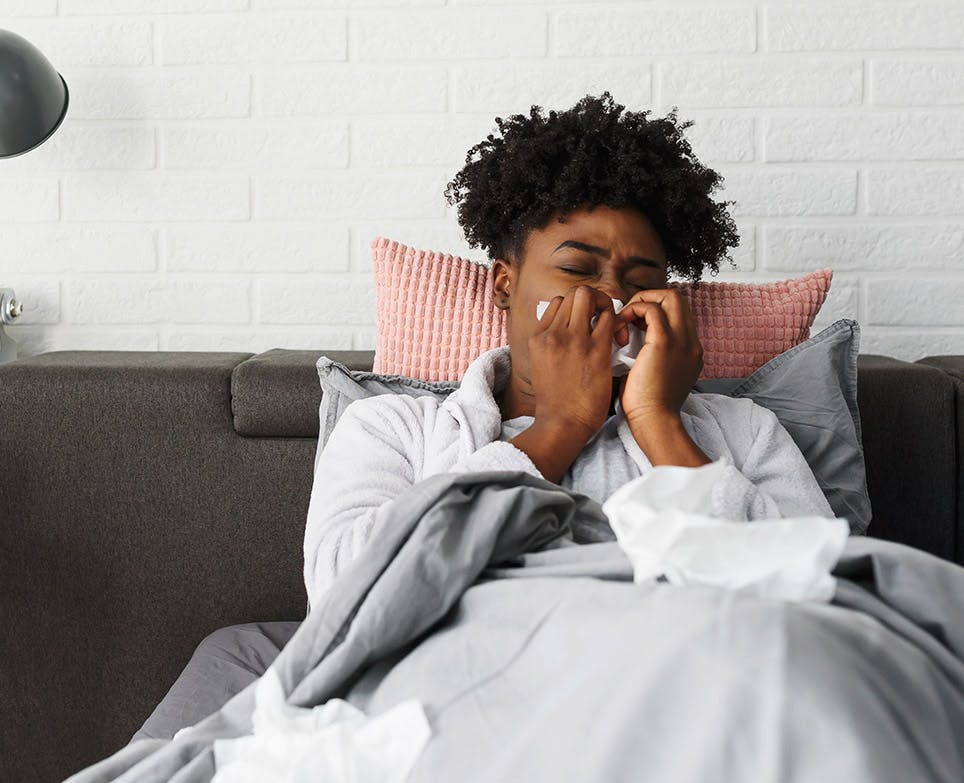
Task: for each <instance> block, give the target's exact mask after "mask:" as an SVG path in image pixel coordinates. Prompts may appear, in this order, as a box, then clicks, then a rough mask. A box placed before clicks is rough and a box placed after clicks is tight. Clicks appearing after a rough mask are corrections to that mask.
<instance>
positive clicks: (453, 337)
mask: <svg viewBox="0 0 964 783" xmlns="http://www.w3.org/2000/svg"><path fill="white" fill-rule="evenodd" d="M372 258H373V265H374V272H375V309H376V313H377V318H378V335H377V338H376V342H375V361H374V366H373V370H374V372H377V373H385V374H391V375H405V376H408V377H410V378H419V379H421V380H424V381H444V380H459V379H461V377H462V374H463V373H464V372H465V369H466V368H467V367H468V366H469V364H471V363H472V361H473V360H474V359H475V358H476V357H477V356H479V355H480V354H481V353H484V352H485V351H488V350H490V349H492V348H496V347H498V346H500V345H506V344H507V343H508V340H507V339H506V336H505V312H504V311H503V310H500V309H498V308H497V307H496V306H495V305H494V304H492V280H491V277H490V275H489V268H488V267H487V266H485V265H484V264H479V263H476V262H474V261H470V260H468V259H466V258H460V257H458V256H453V255H451V254H450V253H435V252H432V251H427V250H416V249H414V248H411V247H406V246H405V245H403V244H400V243H399V242H395V241H393V240H391V239H385V238H383V237H376V238H375V239H374V240H372ZM832 277H833V271H832V270H830V269H818V270H817V271H815V272H811V273H810V274H808V275H804V276H803V277H800V278H796V279H793V280H782V281H780V282H776V283H717V282H705V281H704V282H702V283H701V284H700V287H699V289H695V290H694V289H693V287H692V284H691V283H688V282H686V283H670V284H669V285H670V287H675V288H679V289H680V291H681V292H682V293H683V294H684V295H685V296H686V297H687V298H688V299H689V303H690V307H691V308H692V310H693V315H694V317H695V318H696V328H697V331H698V332H699V336H700V341H701V342H702V344H703V372H702V374H701V375H700V379H701V380H706V379H710V378H745V377H746V376H748V375H750V374H751V373H752V372H753V371H754V370H757V369H758V368H760V367H761V366H762V365H764V364H766V363H767V362H768V361H770V359H772V358H773V357H774V356H778V355H779V354H781V353H783V352H784V351H786V350H788V349H790V348H792V347H793V346H795V345H799V344H800V343H802V342H803V341H804V340H806V339H808V338H809V337H810V326H811V325H812V324H813V320H814V318H816V317H817V313H818V312H819V311H820V307H821V305H823V302H824V300H825V299H826V298H827V292H828V291H829V290H830V280H831V278H832Z"/></svg>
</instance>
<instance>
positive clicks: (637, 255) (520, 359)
mask: <svg viewBox="0 0 964 783" xmlns="http://www.w3.org/2000/svg"><path fill="white" fill-rule="evenodd" d="M491 273H492V276H493V284H494V286H493V287H494V296H495V300H496V305H497V306H498V307H501V308H502V309H505V310H507V311H508V313H507V331H508V338H509V350H510V352H511V355H512V366H513V374H516V373H519V375H520V377H521V379H522V380H524V381H526V382H529V359H528V340H529V337H530V336H531V335H533V334H534V333H535V332H536V331H538V325H539V319H538V318H537V317H536V307H537V306H538V304H539V302H540V301H549V300H550V299H552V297H554V296H565V294H566V292H567V291H568V290H569V289H570V288H572V287H573V286H576V285H589V286H592V287H593V288H597V289H599V290H600V291H602V292H603V293H605V294H606V296H608V297H610V298H611V299H620V300H622V302H623V303H625V302H628V301H629V299H630V297H631V296H632V295H633V294H635V293H636V292H637V291H640V290H643V289H649V288H657V289H658V288H665V287H666V253H665V250H664V248H663V243H662V241H661V240H660V237H659V235H658V234H657V233H656V230H655V229H654V228H653V226H652V224H651V223H650V222H649V220H648V219H647V218H646V216H645V215H643V214H642V213H641V212H639V211H637V210H635V209H632V208H628V207H626V208H621V209H612V208H610V207H606V206H596V207H593V208H590V209H580V210H576V211H574V212H570V213H569V214H568V215H566V216H565V222H564V223H560V222H559V221H558V220H556V219H555V218H553V219H552V220H550V221H549V224H548V225H546V226H545V227H544V228H541V229H536V230H533V231H532V232H531V233H530V234H529V237H528V238H527V240H526V243H525V248H524V250H523V254H522V259H521V263H511V262H510V261H508V260H506V259H501V258H500V259H496V260H495V261H494V262H493V265H492V272H491Z"/></svg>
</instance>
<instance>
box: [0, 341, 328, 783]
mask: <svg viewBox="0 0 964 783" xmlns="http://www.w3.org/2000/svg"><path fill="white" fill-rule="evenodd" d="M251 356H252V354H250V353H201V352H148V351H58V352H52V353H47V354H41V355H39V356H36V357H31V358H24V359H21V360H18V361H14V362H10V363H7V364H3V365H0V411H2V412H3V417H2V423H3V432H2V436H0V477H2V478H0V542H2V544H0V617H2V618H3V620H2V626H3V632H2V633H0V661H2V664H0V693H2V694H3V698H2V699H0V721H2V722H3V725H4V726H7V727H10V728H13V727H16V726H22V727H31V728H30V729H29V730H16V729H14V730H13V731H0V759H2V761H0V770H2V771H8V770H9V774H10V775H11V777H10V778H9V779H10V780H37V781H54V780H62V779H63V778H65V777H66V776H67V775H68V774H70V773H73V772H75V771H77V770H78V769H80V768H82V767H84V766H86V765H88V764H91V763H93V762H94V761H97V760H99V759H101V758H103V757H105V756H107V755H108V754H110V753H113V752H114V751H116V750H117V749H118V748H119V747H121V746H123V745H124V744H125V743H126V742H127V741H128V740H129V739H130V737H131V735H132V734H133V733H134V731H136V730H137V729H138V728H139V726H140V725H141V723H142V722H143V721H144V720H145V719H146V718H147V716H148V715H149V714H150V713H151V711H152V709H153V708H154V706H155V705H156V704H157V703H158V701H160V699H161V698H162V697H163V696H164V694H165V692H166V691H167V689H168V688H169V687H170V685H171V683H173V681H174V680H175V678H176V677H177V675H178V674H179V673H180V671H181V669H182V668H183V667H184V665H185V664H186V663H187V661H188V659H189V658H190V656H191V653H192V652H193V650H194V649H195V647H196V646H197V645H198V643H199V642H200V641H201V640H202V639H203V638H204V637H205V636H207V635H208V634H210V633H211V632H212V631H214V630H216V629H218V628H221V627H224V626H227V625H233V624H237V623H244V622H252V621H262V620H299V619H301V618H303V617H304V607H305V600H306V597H305V591H304V584H303V580H302V574H301V568H302V562H303V555H302V544H303V539H304V526H305V517H306V515H307V508H308V500H309V496H310V492H311V484H312V471H313V460H314V456H315V450H316V446H317V440H316V439H315V438H244V437H241V436H239V435H238V433H237V432H236V431H235V427H234V420H233V416H232V412H231V380H232V373H233V372H234V370H235V368H236V367H237V366H238V365H240V364H242V363H243V362H245V361H246V360H247V359H249V358H251ZM316 385H317V382H316ZM52 749H55V750H53V751H52ZM0 778H3V775H2V774H0Z"/></svg>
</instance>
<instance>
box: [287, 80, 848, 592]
mask: <svg viewBox="0 0 964 783" xmlns="http://www.w3.org/2000/svg"><path fill="white" fill-rule="evenodd" d="M623 109H624V107H623V106H620V105H619V104H616V103H615V102H614V101H613V99H612V96H611V95H610V94H609V93H608V92H606V93H603V95H602V96H601V97H598V98H596V97H592V96H587V97H585V98H583V99H582V100H580V101H579V102H578V103H577V104H576V105H575V106H574V107H573V108H572V109H570V110H568V111H564V112H558V113H557V112H554V111H551V112H549V115H548V117H546V116H544V115H543V114H542V111H541V109H540V108H539V107H537V106H533V107H532V110H531V113H530V115H529V116H528V117H526V116H524V115H515V116H513V117H510V118H509V119H508V120H505V121H504V120H502V119H501V118H497V119H496V122H497V124H498V127H499V130H500V132H501V136H500V137H496V136H495V135H489V136H488V137H487V139H486V140H485V141H482V142H481V143H479V144H477V145H475V146H474V147H473V148H472V149H471V150H470V151H469V153H468V154H467V156H466V165H465V167H464V168H463V169H462V170H461V171H460V172H459V173H458V174H457V175H456V177H455V179H454V180H453V181H452V182H450V183H449V186H448V188H447V189H446V196H447V198H448V200H449V202H450V203H452V204H458V215H459V221H460V223H461V225H462V227H463V229H464V230H465V234H466V237H467V239H468V240H469V242H470V244H472V245H473V246H476V245H481V246H483V247H484V248H485V249H486V250H487V251H488V253H489V256H490V258H491V259H492V262H493V263H492V268H491V270H492V271H491V274H492V275H493V282H494V296H495V306H497V307H499V308H501V309H503V310H505V311H506V313H507V331H508V340H509V345H508V346H507V347H503V348H498V349H495V350H493V351H489V352H487V353H485V354H483V355H482V356H480V357H479V358H478V359H476V360H475V361H474V362H473V363H472V364H471V365H470V367H469V368H468V369H467V371H466V373H465V375H464V376H463V379H462V382H461V385H460V387H459V389H458V390H457V391H455V392H453V393H452V394H451V395H450V396H449V397H448V398H447V399H446V400H444V401H443V402H439V401H438V400H436V399H435V398H434V397H418V398H410V397H405V396H393V395H385V396H378V397H373V398H369V399H365V400H359V401H357V402H355V403H353V404H352V405H351V406H349V408H348V409H347V410H346V411H345V413H344V414H343V416H342V418H341V419H340V420H339V422H338V425H337V426H336V427H335V429H334V430H333V431H332V434H331V436H330V438H329V440H328V443H327V445H326V447H325V450H324V452H323V453H321V454H320V455H319V456H318V459H317V461H316V465H315V476H316V481H315V483H314V486H313V488H312V493H311V500H310V504H309V509H308V520H307V527H306V533H305V552H304V554H305V569H304V577H305V585H306V588H307V591H308V597H309V603H311V602H312V599H313V598H315V597H317V596H318V595H319V594H320V592H322V591H324V590H325V589H327V587H328V586H329V585H330V584H331V582H332V580H334V578H335V577H336V576H337V575H338V573H340V572H341V571H342V570H343V569H344V568H345V566H346V565H347V564H348V563H350V562H351V561H352V560H353V559H354V558H356V557H357V556H358V554H359V552H360V551H361V550H362V548H363V547H364V546H365V543H366V542H367V540H368V537H369V535H370V531H371V529H372V526H373V524H374V521H375V518H376V514H377V512H378V509H379V508H380V507H381V506H383V505H384V504H385V503H388V502H389V501H391V500H392V499H394V498H396V497H398V496H399V495H400V494H402V493H403V492H405V491H406V490H408V489H410V488H411V487H412V486H413V485H414V484H416V483H418V482H419V481H421V480H422V479H424V478H427V477H428V476H431V475H434V474H437V473H444V472H460V471H484V470H523V471H527V472H529V473H532V474H534V475H537V476H541V477H543V478H545V479H547V480H549V481H552V482H556V483H559V484H561V485H562V486H565V487H569V488H572V489H573V490H575V491H577V492H581V493H583V494H585V495H588V496H590V497H592V498H594V499H596V500H598V501H599V502H600V503H601V502H603V501H605V500H606V498H608V497H609V496H610V495H611V494H612V493H613V492H614V491H615V490H616V489H618V488H619V487H620V486H622V485H623V484H624V483H626V482H627V481H630V480H631V479H633V478H636V477H638V476H640V475H642V474H643V473H644V472H645V471H647V470H649V469H650V468H651V467H652V466H655V465H681V466H685V467H698V466H700V465H705V464H707V463H709V462H711V461H715V460H722V461H724V462H725V463H726V465H727V470H726V473H725V478H724V479H723V480H721V481H720V483H719V484H718V486H717V487H716V488H715V490H714V496H713V497H714V508H713V509H712V510H711V511H710V513H711V514H712V515H713V516H717V517H720V518H725V519H735V520H752V519H763V518H773V517H781V516H784V517H785V516H795V515H806V514H818V515H822V516H827V517H833V516H834V514H833V512H832V510H831V509H830V506H829V504H828V503H827V500H826V499H825V497H824V496H823V494H822V492H821V490H820V488H819V486H818V485H817V482H816V480H815V479H814V476H813V473H812V472H811V470H810V468H809V466H808V465H807V463H806V461H805V460H804V458H803V456H802V455H801V453H800V451H799V449H797V447H796V445H795V444H794V442H793V441H792V440H791V438H790V436H789V435H788V434H787V432H786V431H785V430H784V429H783V427H782V426H781V425H780V423H779V422H778V421H777V418H776V416H775V415H774V414H773V413H772V412H770V411H769V410H767V409H765V408H763V407H761V406H758V405H756V404H755V403H753V402H752V401H750V400H746V399H731V398H728V397H724V396H722V395H715V394H697V395H694V394H691V393H690V391H691V389H692V387H693V384H694V383H695V382H696V380H697V378H698V376H699V373H700V370H701V368H702V348H701V346H700V342H699V338H698V336H697V334H696V329H695V325H694V321H693V315H692V312H691V311H690V308H689V306H688V304H687V302H686V300H685V299H684V298H683V297H681V296H680V294H679V293H678V292H676V291H675V290H674V289H668V288H667V287H666V283H667V274H668V273H669V272H676V273H679V274H681V275H683V276H685V277H688V278H690V279H692V280H694V281H697V282H698V281H699V279H700V277H701V274H702V272H703V270H704V269H706V268H709V269H711V270H712V271H714V272H715V271H717V270H718V268H719V260H720V258H721V257H722V256H723V255H724V253H725V251H726V249H727V248H728V247H732V246H735V245H736V244H737V242H738V239H737V237H736V233H735V231H734V228H733V224H732V220H731V219H730V218H729V216H728V215H727V214H726V210H725V204H716V203H714V202H713V201H712V200H711V199H710V198H709V195H708V194H709V192H710V191H711V190H712V189H713V188H714V187H715V186H716V185H717V183H718V182H719V180H720V177H719V176H718V175H717V174H716V173H715V172H712V171H710V170H708V169H706V168H704V167H703V166H701V165H700V164H699V163H698V162H697V161H696V160H695V159H694V158H693V157H692V153H691V150H690V147H689V144H688V143H687V142H686V140H685V139H684V138H683V137H682V135H681V134H682V131H683V130H685V129H686V128H687V127H688V126H689V125H690V124H692V123H684V124H682V125H679V126H677V125H676V123H675V116H674V113H671V114H670V115H669V117H668V118H666V119H659V120H648V119H647V114H648V113H649V112H641V113H634V112H625V113H623ZM614 299H615V300H619V301H620V302H622V303H624V304H625V306H624V307H623V309H622V310H621V311H620V312H619V313H618V315H617V314H616V312H615V307H614V305H613V300H614ZM540 301H549V302H550V304H549V306H548V309H547V310H546V311H545V313H544V315H543V316H542V318H541V319H539V318H538V317H537V314H536V311H537V306H538V304H539V302H540ZM594 317H597V320H596V322H595V325H594V326H592V325H591V324H592V319H593V318H594ZM631 325H632V326H635V327H639V328H642V329H645V343H644V345H643V347H642V349H641V350H640V352H639V354H638V356H637V359H636V362H635V364H634V366H633V367H632V369H631V371H630V372H629V374H628V375H626V376H625V377H624V378H622V379H618V380H617V379H614V378H613V375H612V371H611V352H612V346H613V340H614V339H615V341H616V343H617V344H618V345H625V344H626V342H627V339H628V329H629V328H630V326H631ZM580 534H581V535H582V536H583V538H584V539H589V540H591V538H592V536H593V533H592V531H580Z"/></svg>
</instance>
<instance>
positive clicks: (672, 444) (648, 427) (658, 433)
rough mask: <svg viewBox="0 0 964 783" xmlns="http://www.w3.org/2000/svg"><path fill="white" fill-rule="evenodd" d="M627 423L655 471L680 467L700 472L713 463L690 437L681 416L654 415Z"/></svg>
mask: <svg viewBox="0 0 964 783" xmlns="http://www.w3.org/2000/svg"><path fill="white" fill-rule="evenodd" d="M627 422H628V424H629V429H630V431H631V432H632V434H633V438H634V439H635V441H636V443H637V445H638V446H639V448H640V449H641V450H642V452H643V453H644V454H645V455H646V457H647V458H648V459H649V461H650V464H652V465H653V466H654V467H655V466H657V465H680V466H683V467H690V468H698V467H699V466H700V465H707V464H709V463H710V462H712V461H713V460H711V459H710V458H709V457H708V456H707V455H706V454H705V453H704V452H703V450H702V449H701V448H700V447H699V446H697V445H696V441H694V440H693V439H692V438H691V437H690V435H689V433H688V432H687V431H686V428H685V427H684V426H683V419H682V417H681V416H680V415H679V414H678V413H677V414H674V413H672V412H671V411H662V412H652V413H650V414H648V415H645V416H634V417H632V418H630V417H627Z"/></svg>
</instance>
